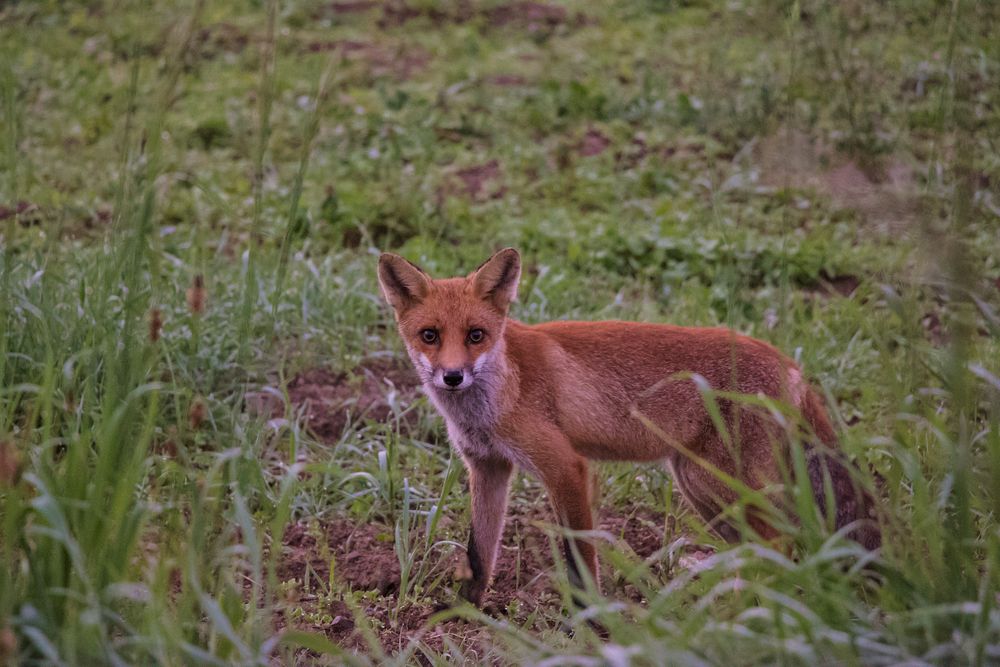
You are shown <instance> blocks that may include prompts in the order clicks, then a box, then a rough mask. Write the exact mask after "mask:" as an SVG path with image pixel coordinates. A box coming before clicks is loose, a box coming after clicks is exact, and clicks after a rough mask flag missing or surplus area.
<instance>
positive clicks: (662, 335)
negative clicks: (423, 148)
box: [377, 248, 881, 606]
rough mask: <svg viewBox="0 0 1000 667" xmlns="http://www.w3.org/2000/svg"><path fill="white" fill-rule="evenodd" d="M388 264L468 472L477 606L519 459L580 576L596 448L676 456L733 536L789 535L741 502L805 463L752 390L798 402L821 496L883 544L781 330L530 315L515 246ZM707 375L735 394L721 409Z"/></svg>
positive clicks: (651, 457) (466, 586) (843, 520)
mask: <svg viewBox="0 0 1000 667" xmlns="http://www.w3.org/2000/svg"><path fill="white" fill-rule="evenodd" d="M377 273H378V282H379V286H380V289H381V292H382V295H383V296H384V298H385V300H386V301H387V303H388V304H389V306H391V307H392V310H393V312H394V315H395V321H396V324H397V328H398V330H399V334H400V336H401V337H402V339H403V343H404V345H405V347H406V351H407V354H408V355H409V357H410V360H411V361H412V363H413V366H414V368H415V369H416V372H417V375H418V377H419V380H420V382H421V384H422V388H423V390H424V392H425V393H426V395H427V396H428V397H429V399H430V401H431V403H432V404H433V406H434V407H435V408H436V409H437V411H438V412H439V413H440V415H441V416H442V417H443V418H444V422H445V425H446V429H447V433H448V438H449V440H450V443H451V445H452V446H453V447H454V449H455V450H456V451H457V453H458V454H459V455H460V457H461V458H462V460H463V462H464V464H465V468H466V470H467V473H468V487H469V493H470V496H471V516H472V521H471V524H472V525H471V528H470V531H469V540H468V548H467V552H466V553H467V558H468V570H469V571H471V576H467V577H465V581H464V582H463V584H462V588H461V591H460V594H461V596H462V597H463V598H464V599H466V600H468V601H469V602H470V603H472V604H474V605H476V606H481V605H482V602H483V596H484V594H485V593H486V592H487V590H488V588H489V585H490V580H491V576H492V573H493V569H494V565H495V564H496V560H497V553H498V548H499V545H500V542H501V537H502V534H503V529H504V523H505V518H506V513H507V497H508V492H509V486H510V483H511V478H512V475H513V473H514V471H515V470H516V469H520V470H522V471H524V472H526V473H527V474H530V475H533V476H535V477H536V478H538V479H539V480H540V481H541V483H542V485H543V486H544V488H545V490H546V492H547V495H548V497H549V501H550V504H551V506H552V508H553V511H554V514H555V517H556V520H557V522H558V523H559V524H560V525H561V526H563V527H565V528H566V529H568V530H567V531H566V534H567V537H566V538H565V539H564V542H563V545H562V546H563V550H564V552H565V557H566V560H567V573H568V578H569V579H570V580H571V584H572V585H573V586H576V587H578V588H579V587H582V586H583V585H584V579H583V573H582V572H581V570H580V565H581V564H582V565H583V566H585V567H586V570H587V572H586V574H587V575H588V576H589V578H590V581H591V582H592V583H593V584H594V585H596V586H598V587H599V585H600V584H599V581H600V580H599V570H598V558H597V551H596V547H595V545H594V543H593V542H592V539H588V536H587V532H588V531H592V530H593V528H594V516H593V508H592V499H593V494H594V488H593V484H592V479H591V463H592V462H595V461H596V462H600V461H633V462H650V463H653V462H655V463H665V464H666V466H667V468H668V470H669V473H670V475H671V476H672V478H673V481H674V484H675V486H676V488H678V489H679V491H680V494H681V496H682V498H683V499H684V500H685V501H686V502H687V504H688V505H689V506H690V507H691V508H692V509H693V510H694V511H695V512H696V514H697V515H700V517H701V518H702V519H704V521H705V522H707V524H708V526H709V527H710V528H711V529H713V530H714V532H715V533H717V534H718V535H719V536H720V537H721V538H722V539H723V540H725V541H728V542H736V541H738V540H740V539H742V536H743V534H745V532H746V528H747V527H749V529H750V530H752V531H753V532H755V533H757V534H758V535H759V536H760V538H762V539H764V540H772V541H773V540H778V539H779V538H780V537H781V535H782V531H781V529H780V527H778V526H775V525H774V524H775V523H779V522H775V521H769V517H768V515H767V514H766V513H765V512H763V511H754V507H753V506H748V507H746V511H745V517H744V521H743V522H742V523H741V524H737V523H736V521H735V520H734V518H733V516H732V512H729V513H728V514H727V509H731V507H732V506H734V504H738V498H739V494H738V492H737V489H739V488H743V489H749V490H750V491H751V492H761V493H766V494H767V493H770V494H772V495H773V493H774V491H773V490H774V488H776V486H777V485H780V484H781V483H782V482H783V480H786V479H787V476H788V475H787V471H788V470H790V469H791V468H792V465H791V461H790V455H789V454H788V449H789V448H788V446H787V441H789V439H790V435H789V434H788V430H787V429H788V427H787V424H786V425H785V426H784V427H782V425H781V421H780V419H779V418H778V417H776V416H775V415H774V411H773V410H767V409H752V408H751V407H748V406H746V405H745V404H744V403H743V402H742V401H739V400H737V399H736V398H735V396H736V395H744V396H751V397H757V398H758V399H765V400H770V401H771V402H772V403H773V404H777V402H782V403H783V404H787V405H789V406H791V408H792V409H793V410H795V411H797V413H798V414H800V415H801V420H802V421H803V422H804V423H805V425H806V426H807V429H806V431H807V432H806V433H805V436H804V439H803V451H805V453H806V457H805V458H806V471H807V475H808V477H809V483H810V486H811V489H812V491H813V493H814V497H815V499H816V506H817V507H818V508H820V510H821V511H822V512H823V513H824V517H825V518H826V519H827V520H830V514H832V520H833V523H834V525H835V527H836V528H837V529H838V530H839V529H845V533H846V534H847V535H848V536H849V537H850V538H851V539H853V540H855V541H856V542H858V543H859V544H860V545H862V546H863V547H865V548H866V549H868V550H876V549H878V548H879V547H880V545H881V532H880V530H879V528H878V524H877V521H876V515H875V511H874V509H875V508H874V505H873V498H872V496H871V494H870V493H869V491H868V490H867V489H865V488H863V485H861V484H860V483H859V482H858V481H857V475H856V474H853V472H852V465H853V464H852V463H850V462H849V461H848V459H847V458H846V457H845V456H844V455H843V453H842V452H841V450H840V448H839V444H838V439H837V436H836V433H835V431H834V429H833V427H832V425H831V422H830V419H829V417H828V415H827V412H826V409H825V407H824V405H823V402H822V400H821V399H820V397H819V394H818V393H817V392H816V391H815V390H814V389H813V388H812V387H811V386H810V385H809V383H808V382H807V380H806V379H805V377H804V375H803V373H802V370H801V369H800V368H799V367H798V366H797V365H796V364H795V363H794V362H793V361H792V360H791V359H790V358H788V357H787V356H785V355H784V354H782V353H781V352H779V351H778V350H777V349H776V348H775V347H773V346H772V345H770V344H769V343H766V342H764V341H761V340H758V339H755V338H752V337H749V336H746V335H742V334H739V333H737V332H735V331H733V330H730V329H726V328H701V327H684V326H678V325H673V324H654V323H641V322H626V321H606V322H577V321H553V322H546V323H541V324H534V325H529V324H524V323H522V322H519V321H517V320H515V319H513V318H511V317H509V315H508V313H509V310H510V307H511V303H512V302H513V301H514V300H515V299H516V297H517V289H518V283H519V281H520V276H521V258H520V255H519V253H518V252H517V250H515V249H514V248H505V249H503V250H500V251H499V252H497V253H495V254H494V255H493V256H491V257H490V258H489V259H488V260H486V261H485V262H484V263H483V264H482V265H480V266H479V267H478V268H477V269H476V270H475V271H473V272H472V273H470V274H468V275H467V276H460V277H452V278H444V279H434V278H432V277H431V276H430V275H428V274H427V273H426V272H425V271H424V270H423V269H421V268H420V267H418V266H417V265H416V264H413V263H411V262H409V261H408V260H406V259H404V258H403V257H401V256H399V255H396V254H392V253H383V254H381V255H380V256H379V259H378V271H377ZM706 386H707V387H710V388H711V389H712V390H713V391H715V392H718V394H719V396H720V398H718V400H716V401H715V405H716V407H717V409H716V410H712V409H710V402H709V401H706V395H705V391H704V388H705V387H706ZM758 402H759V401H758ZM783 434H784V435H783ZM782 439H784V440H785V441H786V442H785V443H784V446H775V443H776V442H779V443H780V442H781V441H782ZM783 470H784V471H786V472H785V474H783V472H782V471H783ZM800 470H801V468H800ZM830 501H832V505H833V506H832V507H831V506H830V504H831V502H830ZM827 512H830V514H827ZM740 527H742V528H743V531H744V532H743V533H741V530H740Z"/></svg>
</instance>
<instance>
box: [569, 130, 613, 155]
mask: <svg viewBox="0 0 1000 667" xmlns="http://www.w3.org/2000/svg"><path fill="white" fill-rule="evenodd" d="M610 145H611V139H609V138H608V137H607V136H606V135H605V134H604V133H603V132H601V131H600V130H597V129H594V128H591V129H589V130H587V133H586V134H584V135H583V138H582V139H581V140H580V143H579V144H578V145H577V152H579V153H580V155H582V156H583V157H593V156H594V155H600V154H601V153H603V152H604V151H606V150H607V149H608V147H609V146H610Z"/></svg>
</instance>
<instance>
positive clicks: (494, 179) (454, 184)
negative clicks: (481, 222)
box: [437, 160, 507, 203]
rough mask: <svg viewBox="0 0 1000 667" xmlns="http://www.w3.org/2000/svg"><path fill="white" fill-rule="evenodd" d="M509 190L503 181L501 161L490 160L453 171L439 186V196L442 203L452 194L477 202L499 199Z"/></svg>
mask: <svg viewBox="0 0 1000 667" xmlns="http://www.w3.org/2000/svg"><path fill="white" fill-rule="evenodd" d="M506 192H507V187H506V186H505V185H504V183H503V171H502V169H501V168H500V162H499V161H497V160H490V161H489V162H485V163H483V164H477V165H473V166H471V167H464V168H461V169H456V170H454V171H452V172H451V173H450V174H448V176H447V177H446V179H445V182H444V184H443V185H442V186H441V187H440V188H438V193H437V198H438V202H439V203H441V202H443V201H444V200H445V199H447V198H448V197H451V196H463V197H466V198H468V199H471V200H473V201H475V202H485V201H489V200H490V199H499V198H501V197H503V196H504V194H506Z"/></svg>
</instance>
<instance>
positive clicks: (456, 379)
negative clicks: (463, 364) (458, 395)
mask: <svg viewBox="0 0 1000 667" xmlns="http://www.w3.org/2000/svg"><path fill="white" fill-rule="evenodd" d="M443 377H444V383H445V384H446V385H448V386H449V387H457V386H458V385H460V384H462V371H445V372H444V376H443Z"/></svg>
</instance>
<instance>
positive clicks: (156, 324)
mask: <svg viewBox="0 0 1000 667" xmlns="http://www.w3.org/2000/svg"><path fill="white" fill-rule="evenodd" d="M162 330H163V312H162V311H160V309H159V308H153V310H151V311H150V312H149V342H150V343H155V342H157V341H159V340H160V332H161V331H162Z"/></svg>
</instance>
